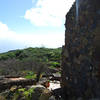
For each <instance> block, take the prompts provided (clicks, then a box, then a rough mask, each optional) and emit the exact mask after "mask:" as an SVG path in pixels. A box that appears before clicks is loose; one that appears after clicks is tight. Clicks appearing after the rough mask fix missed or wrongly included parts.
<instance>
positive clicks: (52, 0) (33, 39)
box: [0, 0, 74, 52]
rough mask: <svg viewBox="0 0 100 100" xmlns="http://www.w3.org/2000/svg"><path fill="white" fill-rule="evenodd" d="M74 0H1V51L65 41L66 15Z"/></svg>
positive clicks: (55, 46) (54, 45)
mask: <svg viewBox="0 0 100 100" xmlns="http://www.w3.org/2000/svg"><path fill="white" fill-rule="evenodd" d="M73 2H74V0H0V52H6V51H9V50H13V49H23V48H27V47H41V46H44V47H48V48H57V47H61V46H62V45H63V44H64V31H65V29H64V22H65V15H66V13H67V12H68V10H69V9H70V7H71V5H72V3H73Z"/></svg>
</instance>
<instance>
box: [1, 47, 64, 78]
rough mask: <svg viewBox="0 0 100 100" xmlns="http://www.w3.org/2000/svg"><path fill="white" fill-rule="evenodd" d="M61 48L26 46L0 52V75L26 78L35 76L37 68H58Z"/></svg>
mask: <svg viewBox="0 0 100 100" xmlns="http://www.w3.org/2000/svg"><path fill="white" fill-rule="evenodd" d="M61 50H62V49H61V48H57V49H49V48H44V47H41V48H31V47H30V48H27V49H23V50H13V51H8V52H6V53H1V54H0V75H9V74H12V75H20V74H21V75H22V74H23V72H24V71H29V72H30V71H31V72H30V73H27V74H25V75H26V76H25V75H24V76H25V77H26V78H35V77H36V75H35V74H36V73H37V72H38V70H39V68H41V69H42V72H44V70H46V68H59V67H60V60H61ZM33 72H34V73H33Z"/></svg>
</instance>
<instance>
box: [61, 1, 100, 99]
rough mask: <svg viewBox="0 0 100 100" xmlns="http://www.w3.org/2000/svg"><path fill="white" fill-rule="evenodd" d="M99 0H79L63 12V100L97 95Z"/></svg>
mask: <svg viewBox="0 0 100 100" xmlns="http://www.w3.org/2000/svg"><path fill="white" fill-rule="evenodd" d="M99 4H100V0H79V16H78V22H76V7H75V4H74V5H73V6H72V8H71V9H70V11H69V12H68V14H67V15H66V22H65V28H66V30H65V45H64V46H63V50H62V82H61V86H62V88H63V92H64V96H63V97H64V99H65V100H68V99H69V100H72V99H73V98H74V100H77V98H79V97H83V98H85V100H87V99H88V100H89V98H96V97H98V98H100V7H99Z"/></svg>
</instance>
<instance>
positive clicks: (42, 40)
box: [0, 22, 64, 52]
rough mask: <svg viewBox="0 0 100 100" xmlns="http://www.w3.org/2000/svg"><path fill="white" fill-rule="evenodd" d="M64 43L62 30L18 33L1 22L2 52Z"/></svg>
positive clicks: (55, 45)
mask: <svg viewBox="0 0 100 100" xmlns="http://www.w3.org/2000/svg"><path fill="white" fill-rule="evenodd" d="M63 44H64V34H63V33H61V32H48V33H46V34H44V33H41V34H36V33H35V34H34V33H33V34H32V33H31V34H28V33H27V34H18V33H16V32H14V31H12V30H10V29H9V28H8V26H7V25H6V24H3V23H2V22H0V52H2V51H5V50H6V51H7V50H8V49H16V48H25V47H40V46H45V47H49V48H56V47H61V46H62V45H63Z"/></svg>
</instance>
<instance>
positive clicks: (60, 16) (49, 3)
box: [24, 0, 75, 26]
mask: <svg viewBox="0 0 100 100" xmlns="http://www.w3.org/2000/svg"><path fill="white" fill-rule="evenodd" d="M74 1H75V0H38V2H37V4H36V8H31V9H29V10H27V11H26V13H25V16H24V18H25V19H27V20H29V21H30V22H31V23H32V24H34V25H36V26H61V25H63V24H64V20H65V15H66V13H67V12H68V11H69V9H70V7H71V6H72V4H73V2H74Z"/></svg>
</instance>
